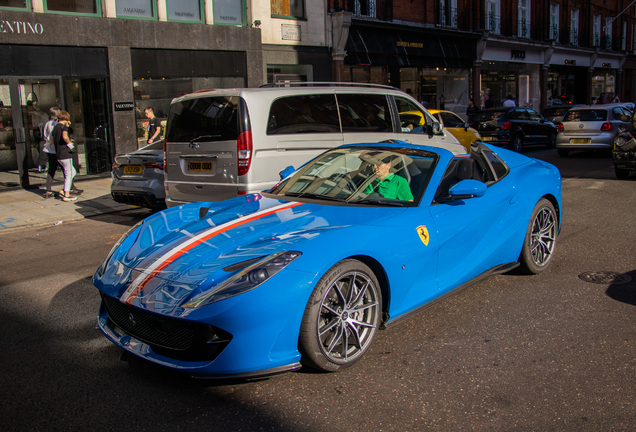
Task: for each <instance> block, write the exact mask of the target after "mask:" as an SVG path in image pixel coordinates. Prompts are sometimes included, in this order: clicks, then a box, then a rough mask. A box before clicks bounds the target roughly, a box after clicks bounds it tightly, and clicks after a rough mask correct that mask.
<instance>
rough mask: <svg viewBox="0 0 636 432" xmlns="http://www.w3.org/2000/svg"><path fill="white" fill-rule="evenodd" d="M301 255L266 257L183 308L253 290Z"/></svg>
mask: <svg viewBox="0 0 636 432" xmlns="http://www.w3.org/2000/svg"><path fill="white" fill-rule="evenodd" d="M301 255H302V252H298V251H286V252H278V253H275V254H273V255H270V256H267V257H265V258H263V259H261V260H258V261H257V262H255V263H254V264H251V265H249V266H248V267H245V268H244V269H243V270H241V271H240V272H238V273H236V274H235V275H233V276H231V277H230V278H229V279H227V280H225V281H223V282H222V283H221V284H219V285H218V286H213V287H212V288H211V289H210V290H209V291H205V292H203V293H201V294H199V295H197V296H196V297H194V298H193V299H192V300H190V301H189V302H187V303H186V304H184V305H183V307H184V308H198V307H201V306H205V305H208V304H210V303H214V302H218V301H221V300H224V299H226V298H229V297H234V296H235V295H238V294H243V293H245V292H247V291H250V290H253V289H254V288H256V287H257V286H259V285H260V284H262V283H263V282H265V281H266V280H267V279H269V278H271V277H272V276H274V275H275V274H276V273H278V272H279V271H281V270H282V269H284V268H285V267H287V265H289V264H290V263H291V262H292V261H294V260H295V259H296V258H298V257H299V256H301Z"/></svg>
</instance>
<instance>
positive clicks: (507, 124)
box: [501, 121, 512, 130]
mask: <svg viewBox="0 0 636 432" xmlns="http://www.w3.org/2000/svg"><path fill="white" fill-rule="evenodd" d="M511 127H512V123H510V122H509V121H505V122H503V123H502V124H501V130H510V128H511Z"/></svg>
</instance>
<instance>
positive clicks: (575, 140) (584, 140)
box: [570, 138, 592, 144]
mask: <svg viewBox="0 0 636 432" xmlns="http://www.w3.org/2000/svg"><path fill="white" fill-rule="evenodd" d="M570 142H571V143H572V144H589V143H591V142H592V140H591V139H590V138H571V139H570Z"/></svg>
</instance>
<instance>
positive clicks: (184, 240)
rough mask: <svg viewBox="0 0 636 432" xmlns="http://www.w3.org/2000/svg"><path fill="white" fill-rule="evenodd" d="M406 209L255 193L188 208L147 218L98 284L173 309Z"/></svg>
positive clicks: (124, 298)
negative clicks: (247, 272)
mask: <svg viewBox="0 0 636 432" xmlns="http://www.w3.org/2000/svg"><path fill="white" fill-rule="evenodd" d="M208 206H210V207H209V209H208V210H206V209H207V208H208ZM403 211H404V208H398V207H366V206H364V207H362V206H356V207H353V206H342V205H321V204H316V201H312V202H305V203H302V202H289V201H279V200H275V199H270V198H266V197H264V196H262V195H260V194H253V195H248V196H246V197H240V198H235V199H232V200H228V201H225V202H222V203H195V204H187V205H184V206H180V207H174V208H171V209H168V210H165V211H163V212H160V213H157V214H155V215H153V216H151V217H149V218H148V219H146V220H145V221H144V222H143V224H142V225H141V226H140V228H138V229H137V230H135V231H134V232H133V233H132V234H131V235H130V236H129V237H128V238H126V240H125V241H124V242H123V243H122V244H121V246H120V247H119V248H118V249H117V250H116V251H115V252H114V254H113V255H112V257H111V258H110V260H109V262H108V265H107V266H106V268H105V270H104V273H103V275H102V276H98V275H96V279H98V281H97V282H99V286H98V287H99V288H100V289H101V290H102V291H104V292H105V293H107V294H109V295H111V296H113V297H117V298H119V299H120V300H121V301H125V302H127V303H129V304H132V303H133V302H137V303H143V302H144V298H146V297H148V296H155V297H156V295H160V296H161V298H162V302H163V303H166V302H168V303H170V304H172V305H173V306H178V305H180V304H182V303H183V302H184V301H185V300H187V299H188V298H190V297H192V296H193V295H196V294H197V293H199V292H201V291H202V290H205V289H206V288H208V287H209V286H211V285H215V284H218V283H220V282H222V281H223V280H225V279H227V278H229V277H230V276H232V275H233V274H235V273H236V272H237V271H239V270H241V269H243V268H244V267H246V266H247V265H249V264H250V263H251V262H250V261H251V260H257V259H258V258H261V257H266V256H270V255H272V254H274V253H276V252H282V251H300V252H302V250H303V246H302V245H303V244H304V243H305V242H308V241H316V240H318V239H319V238H320V237H321V236H322V235H323V234H325V233H326V232H330V233H331V232H333V230H346V229H347V228H349V227H352V226H354V225H355V226H358V225H370V224H373V223H377V222H379V221H381V220H384V219H386V218H389V217H392V216H394V215H396V214H399V213H401V212H403ZM200 212H201V215H202V217H200ZM343 235H345V234H343ZM330 238H332V237H330ZM246 263H247V264H246ZM94 281H95V280H94Z"/></svg>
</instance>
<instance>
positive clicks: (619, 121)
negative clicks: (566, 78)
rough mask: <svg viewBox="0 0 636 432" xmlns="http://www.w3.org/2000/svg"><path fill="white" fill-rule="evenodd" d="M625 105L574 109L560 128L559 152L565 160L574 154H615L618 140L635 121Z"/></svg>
mask: <svg viewBox="0 0 636 432" xmlns="http://www.w3.org/2000/svg"><path fill="white" fill-rule="evenodd" d="M631 118H632V113H631V111H629V109H627V108H626V107H624V106H623V104H606V105H585V106H579V107H575V108H572V109H570V110H569V111H568V112H567V114H566V115H565V117H564V118H563V122H562V123H561V124H560V125H559V126H558V129H559V133H558V135H557V143H556V146H557V151H558V152H559V156H562V157H565V156H567V155H568V154H569V153H570V151H572V150H611V149H612V147H613V146H614V139H615V138H616V137H617V136H618V135H620V134H621V133H622V132H623V131H624V130H625V129H626V128H627V127H628V126H629V122H630V121H631Z"/></svg>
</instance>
